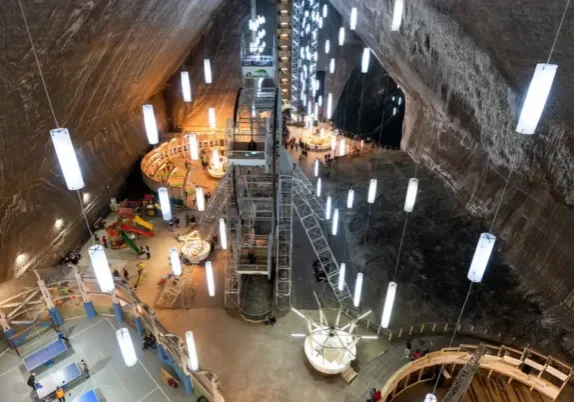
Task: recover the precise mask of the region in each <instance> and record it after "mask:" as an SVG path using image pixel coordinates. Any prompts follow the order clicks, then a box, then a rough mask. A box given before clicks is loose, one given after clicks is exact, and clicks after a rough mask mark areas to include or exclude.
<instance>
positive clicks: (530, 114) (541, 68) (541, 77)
mask: <svg viewBox="0 0 574 402" xmlns="http://www.w3.org/2000/svg"><path fill="white" fill-rule="evenodd" d="M557 69H558V65H556V64H543V63H539V64H537V65H536V69H535V70H534V75H533V76H532V80H531V81H530V86H529V87H528V92H527V93H526V98H525V99H524V104H523V105H522V112H521V113H520V119H519V120H518V125H517V126H516V132H518V133H520V134H534V132H535V131H536V126H537V125H538V122H539V121H540V117H541V116H542V112H543V111H544V106H545V105H546V100H547V99H548V94H549V93H550V88H551V87H552V82H553V81H554V76H555V75H556V70H557Z"/></svg>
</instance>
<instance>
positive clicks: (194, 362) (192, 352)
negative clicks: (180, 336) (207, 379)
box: [185, 331, 199, 371]
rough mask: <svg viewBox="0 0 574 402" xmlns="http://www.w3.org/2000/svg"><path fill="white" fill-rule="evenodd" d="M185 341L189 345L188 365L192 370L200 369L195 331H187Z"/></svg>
mask: <svg viewBox="0 0 574 402" xmlns="http://www.w3.org/2000/svg"><path fill="white" fill-rule="evenodd" d="M185 343H186V345H187V357H188V361H187V365H188V367H189V369H190V370H192V371H197V370H198V369H199V361H198V359H197V349H196V348H195V340H194V339H193V332H191V331H187V332H186V333H185Z"/></svg>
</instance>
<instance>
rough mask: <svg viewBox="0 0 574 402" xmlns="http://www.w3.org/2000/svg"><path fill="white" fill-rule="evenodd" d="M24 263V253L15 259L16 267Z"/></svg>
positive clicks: (26, 259)
mask: <svg viewBox="0 0 574 402" xmlns="http://www.w3.org/2000/svg"><path fill="white" fill-rule="evenodd" d="M26 261H28V254H26V253H21V254H18V256H17V257H16V264H17V265H24V263H25V262H26Z"/></svg>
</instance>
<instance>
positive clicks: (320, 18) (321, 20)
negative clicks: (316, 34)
mask: <svg viewBox="0 0 574 402" xmlns="http://www.w3.org/2000/svg"><path fill="white" fill-rule="evenodd" d="M319 28H323V17H319Z"/></svg>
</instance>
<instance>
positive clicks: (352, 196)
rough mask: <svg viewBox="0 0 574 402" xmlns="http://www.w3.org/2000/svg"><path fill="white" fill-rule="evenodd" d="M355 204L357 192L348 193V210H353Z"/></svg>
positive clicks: (350, 191)
mask: <svg viewBox="0 0 574 402" xmlns="http://www.w3.org/2000/svg"><path fill="white" fill-rule="evenodd" d="M354 202H355V190H349V192H348V193H347V209H351V208H353V203H354Z"/></svg>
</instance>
